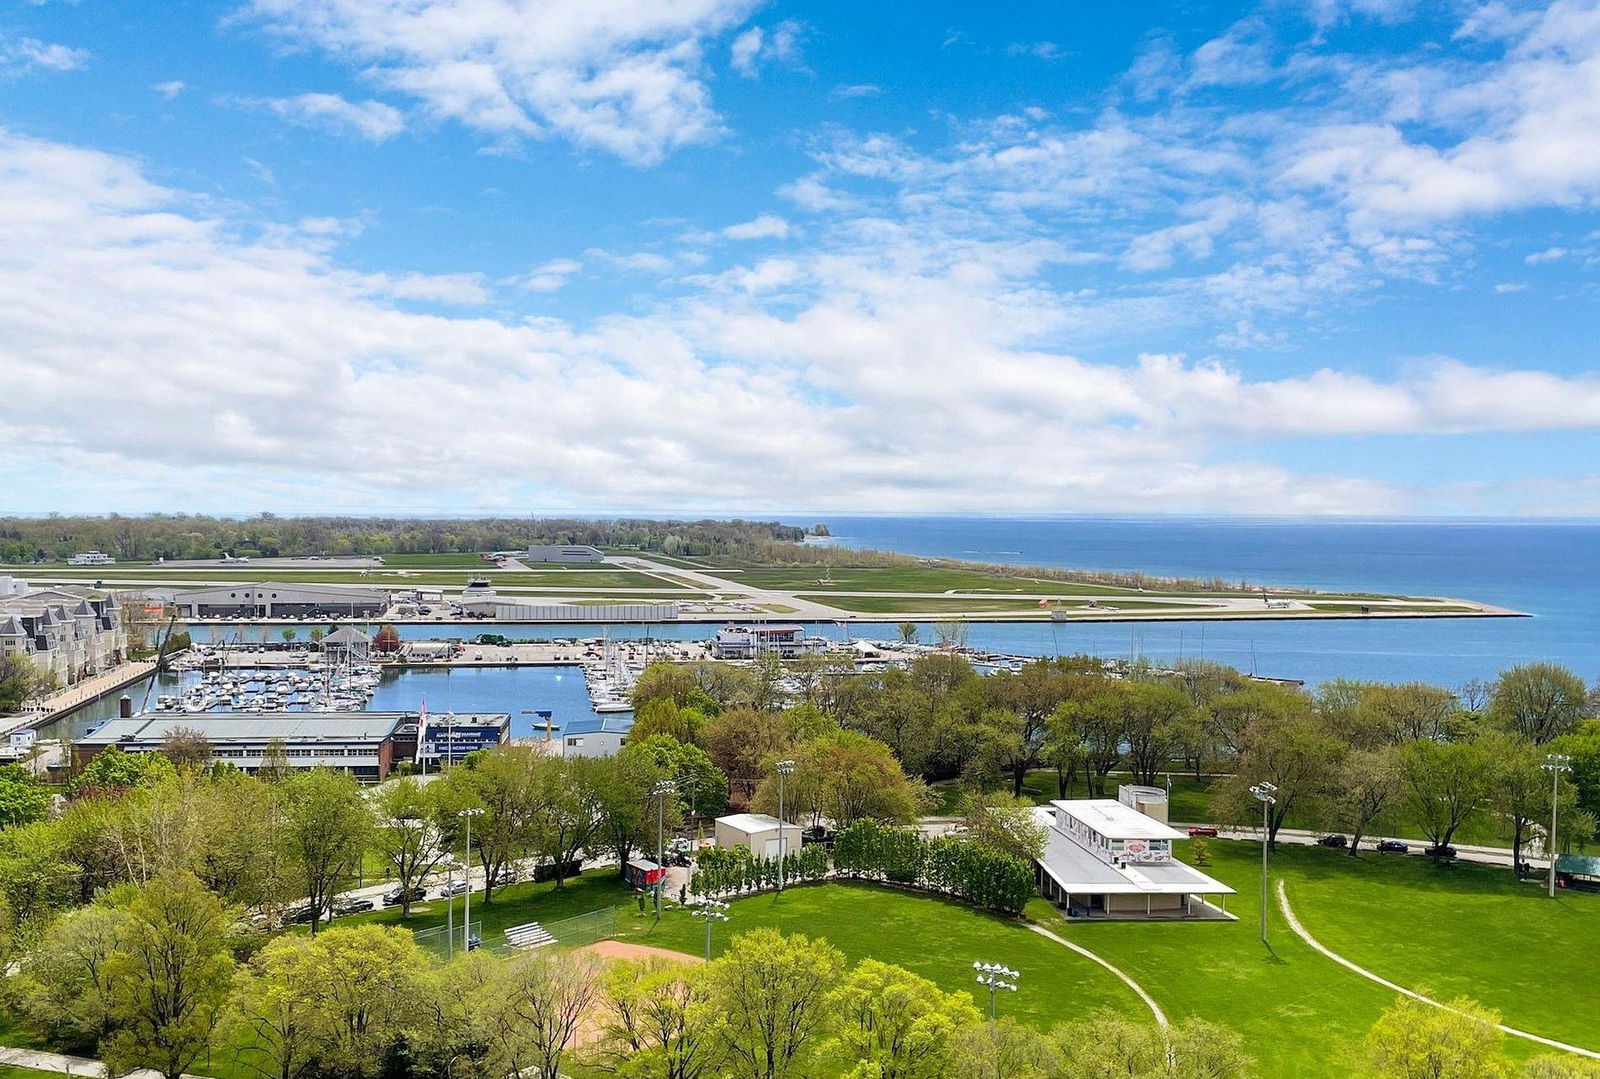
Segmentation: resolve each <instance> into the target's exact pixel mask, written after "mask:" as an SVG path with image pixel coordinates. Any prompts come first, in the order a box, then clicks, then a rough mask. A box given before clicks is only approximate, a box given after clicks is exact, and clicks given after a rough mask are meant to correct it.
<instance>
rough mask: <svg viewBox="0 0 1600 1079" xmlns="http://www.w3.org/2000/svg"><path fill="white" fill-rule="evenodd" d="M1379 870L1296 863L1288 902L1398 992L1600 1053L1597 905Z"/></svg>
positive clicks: (1457, 878) (1501, 881)
mask: <svg viewBox="0 0 1600 1079" xmlns="http://www.w3.org/2000/svg"><path fill="white" fill-rule="evenodd" d="M1258 849H1259V848H1258ZM1319 853H1321V852H1319ZM1380 859H1381V856H1380V855H1368V856H1366V857H1364V858H1362V859H1360V862H1362V863H1365V864H1363V865H1361V866H1360V867H1359V868H1357V867H1354V866H1351V865H1346V864H1343V863H1349V862H1351V861H1352V859H1349V858H1334V859H1332V861H1334V862H1336V863H1340V864H1338V865H1337V867H1336V868H1331V867H1329V866H1328V865H1327V862H1328V861H1329V860H1330V859H1328V858H1310V857H1303V856H1295V857H1294V858H1293V863H1292V864H1294V865H1295V866H1296V867H1297V869H1296V873H1295V874H1294V875H1292V876H1287V879H1288V882H1289V884H1288V891H1289V901H1290V903H1291V904H1292V905H1293V906H1294V909H1295V912H1296V914H1297V915H1298V916H1299V918H1300V921H1301V923H1302V924H1304V925H1305V927H1306V930H1307V931H1308V932H1310V933H1311V934H1312V935H1313V936H1315V937H1316V938H1317V939H1318V940H1319V941H1321V942H1322V944H1323V945H1324V946H1326V947H1328V948H1331V949H1332V950H1333V951H1335V952H1338V953H1339V954H1340V955H1342V956H1344V957H1345V958H1346V959H1349V960H1350V961H1352V962H1354V963H1358V964H1360V965H1361V966H1363V967H1366V968H1367V969H1368V970H1371V971H1372V972H1374V973H1375V974H1379V975H1382V976H1383V977H1385V978H1388V979H1389V980H1390V981H1392V982H1395V983H1397V984H1399V985H1404V986H1406V987H1407V988H1409V989H1416V990H1419V991H1422V990H1427V991H1428V992H1430V993H1431V994H1432V995H1434V996H1442V997H1445V998H1451V997H1457V996H1467V997H1471V998H1472V999H1474V1000H1477V1001H1479V1002H1480V1003H1482V1004H1485V1005H1488V1006H1489V1007H1492V1008H1495V1009H1497V1010H1499V1011H1500V1013H1501V1014H1502V1015H1503V1016H1504V1021H1505V1022H1506V1023H1508V1024H1509V1025H1511V1026H1514V1027H1520V1028H1521V1029H1523V1030H1527V1031H1531V1032H1533V1033H1535V1034H1542V1035H1544V1036H1546V1037H1551V1038H1557V1039H1559V1040H1562V1041H1567V1042H1571V1043H1572V1044H1574V1045H1579V1046H1582V1047H1584V1048H1587V1049H1595V1050H1600V976H1597V975H1596V971H1597V970H1600V896H1596V895H1589V894H1585V893H1581V892H1563V891H1559V890H1558V891H1557V892H1556V898H1555V899H1550V898H1549V897H1548V896H1547V895H1546V894H1545V891H1544V888H1543V887H1542V886H1540V885H1536V884H1531V883H1530V884H1523V883H1518V882H1517V880H1516V879H1515V878H1514V877H1513V876H1512V875H1511V873H1510V872H1508V871H1507V870H1504V869H1496V868H1493V867H1489V866H1474V865H1466V864H1458V865H1455V866H1452V867H1451V868H1449V869H1438V868H1435V867H1434V866H1433V865H1432V864H1431V863H1429V862H1428V861H1427V860H1425V859H1423V858H1395V859H1388V860H1383V861H1381V862H1380ZM1352 878H1358V879H1361V880H1362V881H1363V883H1364V884H1365V885H1366V886H1365V887H1362V888H1358V889H1357V888H1350V887H1348V886H1347V884H1348V882H1349V881H1350V880H1351V879H1352ZM1541 884H1542V882H1541Z"/></svg>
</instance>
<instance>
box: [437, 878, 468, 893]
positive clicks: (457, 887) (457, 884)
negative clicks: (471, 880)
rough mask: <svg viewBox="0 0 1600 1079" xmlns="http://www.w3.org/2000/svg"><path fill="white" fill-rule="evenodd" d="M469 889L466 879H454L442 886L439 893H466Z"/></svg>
mask: <svg viewBox="0 0 1600 1079" xmlns="http://www.w3.org/2000/svg"><path fill="white" fill-rule="evenodd" d="M467 890H468V889H467V882H466V881H464V880H453V881H451V882H450V883H449V884H446V885H445V886H444V887H443V888H440V889H439V894H440V895H441V896H446V895H466V894H467Z"/></svg>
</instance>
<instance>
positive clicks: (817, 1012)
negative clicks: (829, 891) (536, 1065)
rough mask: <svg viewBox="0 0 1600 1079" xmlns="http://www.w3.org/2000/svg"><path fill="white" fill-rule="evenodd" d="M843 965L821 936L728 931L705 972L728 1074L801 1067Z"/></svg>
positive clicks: (782, 1072)
mask: <svg viewBox="0 0 1600 1079" xmlns="http://www.w3.org/2000/svg"><path fill="white" fill-rule="evenodd" d="M843 970H844V957H843V956H842V955H841V954H840V953H839V950H838V949H837V948H835V947H833V946H832V945H831V944H829V943H828V942H827V941H825V940H811V939H810V938H808V937H804V936H801V935H799V934H795V935H793V936H787V937H786V936H784V935H783V934H781V933H779V932H778V931H777V930H775V929H766V928H762V929H756V930H752V931H751V932H748V933H741V934H740V935H738V936H736V937H734V938H733V940H732V941H731V942H729V944H728V950H727V951H726V952H725V953H723V955H722V957H721V958H720V959H719V960H718V961H717V962H716V963H715V964H713V966H712V971H713V973H712V975H711V977H712V987H713V993H714V995H715V999H716V1001H717V1005H718V1007H719V1008H720V1009H721V1010H722V1012H723V1014H724V1015H725V1016H726V1017H727V1022H728V1038H727V1045H728V1067H729V1071H730V1073H731V1075H732V1076H733V1077H734V1079H786V1077H788V1076H792V1075H798V1074H800V1073H801V1070H802V1068H803V1066H804V1064H805V1063H806V1061H807V1058H808V1057H809V1056H810V1055H811V1053H812V1052H813V1050H814V1049H815V1046H816V1043H817V1041H818V1039H819V1037H820V1035H821V1034H822V1032H823V1030H824V1029H825V1028H826V1026H827V1024H828V1022H829V1021H830V1019H831V1018H832V1016H833V1008H832V993H833V991H834V989H835V987H836V986H837V985H838V984H839V977H840V975H841V974H842V973H843ZM547 1079H554V1077H553V1076H550V1077H547Z"/></svg>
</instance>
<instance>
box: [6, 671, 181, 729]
mask: <svg viewBox="0 0 1600 1079" xmlns="http://www.w3.org/2000/svg"><path fill="white" fill-rule="evenodd" d="M155 669H156V664H155V661H154V660H149V659H140V660H133V661H131V662H128V663H124V664H122V665H120V666H118V667H114V668H112V669H111V670H109V671H102V672H101V673H99V674H97V675H95V676H94V677H92V678H85V679H84V680H83V681H81V682H75V683H73V684H72V685H70V686H68V687H67V688H66V689H64V690H62V691H61V692H60V693H56V694H53V695H52V696H49V697H46V698H45V699H44V700H42V701H40V702H39V703H38V704H37V705H36V706H35V707H33V708H30V709H28V710H26V711H22V712H18V713H16V714H15V715H10V716H0V737H4V736H5V735H8V734H10V733H11V732H12V731H18V730H22V729H23V728H25V727H31V726H34V725H35V724H37V723H38V722H39V721H40V720H43V719H48V718H49V717H51V716H54V715H59V714H61V713H63V712H70V711H72V710H73V709H74V708H78V707H81V706H82V705H85V704H87V703H89V702H90V701H92V700H94V699H95V698H96V697H101V696H104V695H105V694H107V693H113V692H115V691H116V690H119V689H121V688H122V687H123V686H131V685H133V684H134V683H135V682H137V681H139V680H140V679H142V678H146V677H148V676H149V675H151V674H153V673H154V672H155Z"/></svg>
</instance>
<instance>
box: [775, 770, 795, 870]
mask: <svg viewBox="0 0 1600 1079" xmlns="http://www.w3.org/2000/svg"><path fill="white" fill-rule="evenodd" d="M777 769H778V891H780V892H781V891H783V855H784V831H785V829H787V828H788V826H789V824H788V818H786V817H785V816H784V815H783V780H784V778H785V777H786V776H789V775H791V774H793V772H794V761H779V762H778V764H777Z"/></svg>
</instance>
